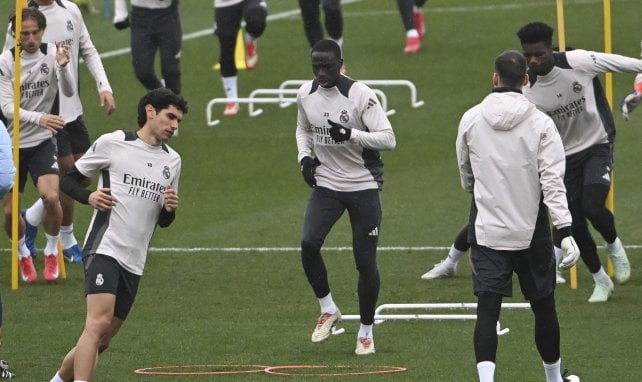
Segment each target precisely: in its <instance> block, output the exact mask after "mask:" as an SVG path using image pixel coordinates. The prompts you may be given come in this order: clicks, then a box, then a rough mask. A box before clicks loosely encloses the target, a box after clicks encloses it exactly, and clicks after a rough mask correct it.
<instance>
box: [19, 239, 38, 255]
mask: <svg viewBox="0 0 642 382" xmlns="http://www.w3.org/2000/svg"><path fill="white" fill-rule="evenodd" d="M34 255H35V253H34ZM29 256H31V252H29V248H27V244H25V237H24V236H23V237H21V238H20V239H18V258H20V259H23V258H25V257H29Z"/></svg>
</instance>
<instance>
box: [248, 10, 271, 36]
mask: <svg viewBox="0 0 642 382" xmlns="http://www.w3.org/2000/svg"><path fill="white" fill-rule="evenodd" d="M243 19H245V30H246V31H247V33H249V34H250V36H252V37H254V38H257V37H260V36H261V35H262V34H263V32H264V31H265V27H266V25H267V23H266V20H267V9H266V8H265V7H263V6H256V7H252V8H249V9H247V10H246V11H245V12H244V13H243Z"/></svg>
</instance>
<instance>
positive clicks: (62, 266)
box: [58, 239, 67, 279]
mask: <svg viewBox="0 0 642 382" xmlns="http://www.w3.org/2000/svg"><path fill="white" fill-rule="evenodd" d="M58 270H59V271H60V278H63V279H66V278H67V268H66V267H65V257H64V256H63V254H62V240H60V239H58Z"/></svg>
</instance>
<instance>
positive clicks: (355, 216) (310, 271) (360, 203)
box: [301, 187, 381, 325]
mask: <svg viewBox="0 0 642 382" xmlns="http://www.w3.org/2000/svg"><path fill="white" fill-rule="evenodd" d="M346 210H347V211H348V215H349V217H350V224H351V227H352V250H353V254H354V260H355V263H356V266H357V271H358V272H359V282H358V287H357V292H358V296H359V315H360V316H361V323H363V324H365V325H370V324H372V323H373V322H374V311H375V308H376V304H377V299H378V297H379V288H380V280H379V270H378V268H377V244H378V242H379V230H380V227H379V226H380V224H381V198H380V192H379V190H376V189H373V190H364V191H355V192H339V191H333V190H330V189H327V188H324V187H315V188H314V189H313V190H312V195H311V196H310V199H309V200H308V205H307V208H306V210H305V217H304V223H303V237H302V239H301V261H302V263H303V269H304V271H305V275H306V276H307V278H308V282H309V283H310V285H311V286H312V289H313V290H314V294H315V295H316V297H317V298H321V297H324V296H326V295H327V294H328V293H330V286H329V283H328V274H327V269H326V266H325V263H324V262H323V258H322V257H321V247H322V246H323V242H324V241H325V238H326V236H327V235H328V233H329V232H330V230H331V229H332V226H334V224H335V223H336V222H337V221H338V220H339V218H340V217H341V215H343V212H344V211H346Z"/></svg>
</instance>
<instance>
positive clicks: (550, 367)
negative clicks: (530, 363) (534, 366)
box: [542, 359, 564, 382]
mask: <svg viewBox="0 0 642 382" xmlns="http://www.w3.org/2000/svg"><path fill="white" fill-rule="evenodd" d="M542 363H543V364H544V372H545V373H546V382H564V381H562V371H561V370H560V365H561V363H562V362H561V359H558V360H557V362H555V363H546V362H542Z"/></svg>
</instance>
